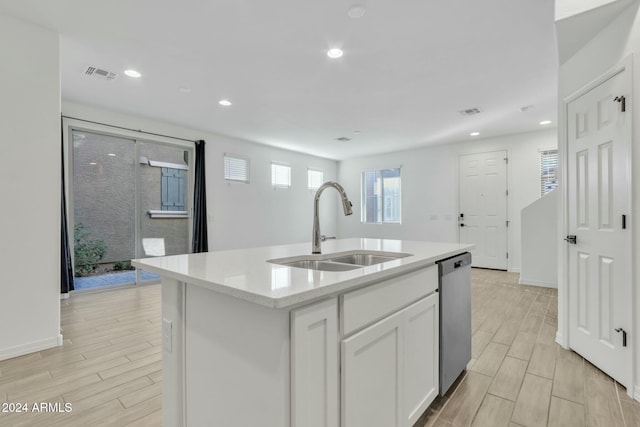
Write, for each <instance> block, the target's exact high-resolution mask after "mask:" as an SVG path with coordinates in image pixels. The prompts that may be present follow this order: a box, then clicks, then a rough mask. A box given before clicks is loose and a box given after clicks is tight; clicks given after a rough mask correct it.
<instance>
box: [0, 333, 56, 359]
mask: <svg viewBox="0 0 640 427" xmlns="http://www.w3.org/2000/svg"><path fill="white" fill-rule="evenodd" d="M62 342H63V337H62V334H58V335H56V336H55V337H51V338H47V339H44V340H40V341H33V342H30V343H26V344H22V345H17V346H15V347H9V348H5V349H0V360H6V359H12V358H14V357H18V356H24V355H25V354H29V353H35V352H36V351H41V350H46V349H48V348H53V347H59V346H61V345H62Z"/></svg>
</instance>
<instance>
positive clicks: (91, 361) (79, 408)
mask: <svg viewBox="0 0 640 427" xmlns="http://www.w3.org/2000/svg"><path fill="white" fill-rule="evenodd" d="M472 277H473V284H472V289H473V317H472V319H473V324H472V327H473V358H474V359H473V360H472V362H471V364H470V368H469V370H467V372H466V373H465V374H464V375H463V376H461V378H460V379H459V380H458V382H457V383H456V384H454V386H453V387H452V390H450V392H449V393H448V395H447V396H445V397H444V398H438V399H437V400H436V401H435V402H434V403H433V404H432V405H431V407H430V408H429V409H428V410H427V412H426V413H425V414H424V416H423V417H422V419H421V420H420V421H419V422H418V423H416V425H415V427H423V426H429V427H431V426H434V427H445V426H447V427H448V426H468V425H474V426H490V427H497V426H501V425H504V426H518V425H522V426H538V425H541V426H544V425H550V426H572V425H575V426H606V427H610V426H626V427H632V426H640V405H639V404H637V403H636V402H634V401H632V400H631V399H630V398H629V397H628V396H627V395H626V393H625V391H624V389H623V388H622V387H620V386H619V385H617V384H616V383H615V382H614V381H613V380H612V379H611V378H609V377H607V376H606V375H605V374H603V373H602V372H600V371H599V370H598V369H596V368H595V367H593V366H592V365H591V364H589V363H588V362H586V361H584V360H583V359H582V358H581V357H580V356H578V355H576V354H575V353H573V352H570V351H566V350H563V349H561V348H560V347H559V346H558V345H556V344H555V342H554V338H555V330H556V324H557V296H556V293H555V292H554V291H553V290H549V289H544V288H536V287H529V286H519V285H517V280H518V275H517V274H510V273H504V272H497V271H490V270H478V269H474V270H473V273H472ZM61 316H62V317H61V321H62V328H63V334H64V337H65V343H64V346H63V347H59V348H54V349H50V350H46V351H41V352H38V353H33V354H30V355H27V356H22V357H18V358H14V359H10V360H5V361H2V362H0V403H2V402H28V403H29V404H33V403H36V402H51V403H54V402H59V403H61V404H64V403H71V404H72V405H73V406H72V407H73V411H72V412H70V413H27V414H25V413H13V414H6V413H0V426H3V427H4V426H10V427H14V426H15V427H17V426H47V427H49V426H65V427H73V426H82V427H85V426H154V427H155V426H160V425H161V418H162V417H161V405H162V398H161V393H162V371H161V347H160V346H161V337H160V286H159V285H151V286H144V287H140V288H128V289H119V290H113V291H108V292H101V293H91V294H74V295H72V297H71V298H70V299H68V300H63V301H61ZM169 427H171V426H169ZM216 427H217V426H216ZM265 427H272V426H265ZM273 427H279V426H273ZM346 427H348V426H346Z"/></svg>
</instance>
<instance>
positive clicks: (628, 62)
mask: <svg viewBox="0 0 640 427" xmlns="http://www.w3.org/2000/svg"><path fill="white" fill-rule="evenodd" d="M632 60H633V58H632V56H631V55H630V56H628V57H626V58H625V59H624V60H623V61H622V62H621V63H620V64H618V65H617V66H615V67H613V68H611V69H610V70H609V71H607V72H606V73H604V74H602V75H600V76H599V77H597V78H596V79H594V80H592V81H591V82H589V83H587V84H586V85H584V86H583V87H581V88H580V89H578V90H577V91H575V92H574V93H572V94H571V95H569V96H567V97H566V98H564V99H563V100H562V104H561V107H560V109H559V111H558V119H559V120H558V123H559V128H558V156H559V159H558V166H559V169H560V177H561V179H560V185H559V187H560V189H559V190H560V197H561V199H562V202H561V203H558V223H559V224H558V225H559V227H558V230H561V233H562V234H561V235H560V236H558V255H559V257H560V259H559V262H558V330H557V331H556V342H557V343H558V344H560V345H561V346H562V347H563V348H565V349H569V333H570V328H569V269H568V265H569V246H568V244H567V243H566V242H565V241H564V240H563V238H564V236H566V235H567V234H569V233H568V230H569V190H568V188H567V185H566V183H567V179H568V175H567V168H568V160H569V159H568V156H567V152H568V151H567V150H568V147H567V144H568V141H569V133H568V132H569V126H568V123H567V120H568V118H569V113H568V111H569V104H570V103H571V102H573V101H575V100H576V99H578V98H579V97H581V96H582V95H584V94H586V93H587V92H589V91H591V90H592V89H594V88H596V87H597V86H599V85H601V84H602V83H604V82H605V81H607V80H609V79H611V78H613V77H614V76H616V75H618V74H620V73H622V72H624V71H627V72H628V73H629V74H628V76H629V79H632V78H633V68H632V63H633V61H632ZM630 101H631V100H630ZM629 151H630V152H629V157H628V159H627V162H629V164H628V170H629V171H633V169H632V167H631V164H632V158H633V133H632V143H631V144H630V147H629ZM628 179H629V182H628V184H629V194H628V197H629V200H628V202H629V210H630V212H629V213H630V217H631V221H629V223H630V227H629V228H630V230H629V232H630V233H631V236H632V237H631V238H630V239H629V247H628V248H627V249H628V251H629V254H630V256H629V263H628V264H629V265H628V266H627V274H628V277H629V278H630V280H631V281H632V285H631V298H630V300H629V307H628V309H629V312H630V313H631V322H632V323H631V324H632V325H633V326H634V330H633V331H632V333H631V336H630V340H629V342H630V350H631V366H630V368H631V372H630V374H629V375H630V381H629V388H628V389H627V394H628V395H629V396H631V397H633V398H635V399H636V400H640V387H638V385H637V384H636V371H637V362H636V357H637V354H638V345H637V343H636V339H635V337H636V336H637V334H638V331H636V327H637V326H638V320H639V319H640V316H638V315H637V314H636V313H635V310H634V307H635V305H636V304H635V300H636V298H637V295H638V293H637V292H636V290H635V286H634V282H635V276H634V259H635V257H634V251H633V230H634V224H635V223H636V221H635V219H634V215H631V213H632V211H633V190H634V189H633V179H632V177H631V176H629V177H628Z"/></svg>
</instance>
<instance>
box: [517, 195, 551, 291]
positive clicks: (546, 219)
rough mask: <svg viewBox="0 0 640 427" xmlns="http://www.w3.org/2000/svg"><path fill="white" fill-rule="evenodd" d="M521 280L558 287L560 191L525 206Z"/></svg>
mask: <svg viewBox="0 0 640 427" xmlns="http://www.w3.org/2000/svg"><path fill="white" fill-rule="evenodd" d="M521 218H522V219H521V221H522V223H521V224H520V230H521V231H520V235H521V238H522V245H521V248H522V263H521V268H520V283H521V284H524V285H535V286H544V287H547V288H557V287H558V241H559V240H560V234H559V233H558V227H557V222H558V191H552V192H551V193H548V194H546V195H545V196H543V197H541V198H539V199H538V200H536V201H535V202H533V203H532V204H530V205H529V206H527V207H525V208H524V209H522V215H521Z"/></svg>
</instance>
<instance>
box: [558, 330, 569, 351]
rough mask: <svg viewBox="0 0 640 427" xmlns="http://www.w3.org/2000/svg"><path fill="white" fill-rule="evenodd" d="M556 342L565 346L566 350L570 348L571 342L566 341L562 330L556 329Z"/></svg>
mask: <svg viewBox="0 0 640 427" xmlns="http://www.w3.org/2000/svg"><path fill="white" fill-rule="evenodd" d="M556 343H557V344H558V345H559V346H560V347H562V348H564V349H565V350H568V349H569V343H566V342H565V341H564V337H563V336H562V334H561V333H560V331H556Z"/></svg>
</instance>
